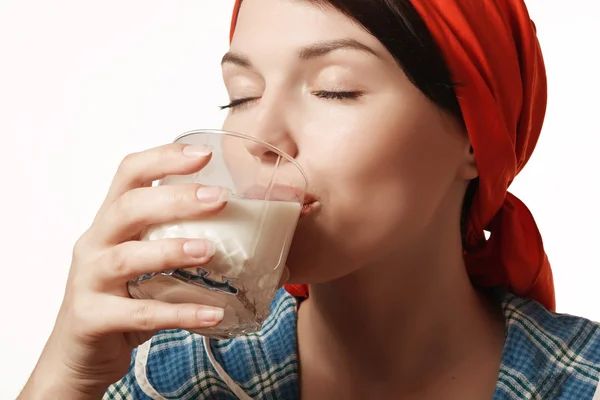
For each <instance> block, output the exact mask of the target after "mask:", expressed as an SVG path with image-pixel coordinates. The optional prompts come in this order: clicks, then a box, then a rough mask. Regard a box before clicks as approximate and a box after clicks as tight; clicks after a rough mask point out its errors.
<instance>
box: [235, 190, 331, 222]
mask: <svg viewBox="0 0 600 400" xmlns="http://www.w3.org/2000/svg"><path fill="white" fill-rule="evenodd" d="M243 196H244V197H245V198H247V199H256V200H269V201H290V202H295V203H300V202H302V209H301V212H300V217H301V218H303V217H306V216H308V215H310V214H313V213H314V212H316V211H317V210H318V209H319V208H320V206H321V203H320V201H319V200H318V199H317V197H316V196H315V195H313V194H311V193H304V196H303V192H302V190H301V189H299V188H297V187H294V186H287V185H273V186H272V187H271V188H270V189H269V188H267V187H265V186H252V187H250V188H248V189H246V190H244V192H243Z"/></svg>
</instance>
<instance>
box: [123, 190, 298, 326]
mask: <svg viewBox="0 0 600 400" xmlns="http://www.w3.org/2000/svg"><path fill="white" fill-rule="evenodd" d="M300 211H301V205H300V204H299V203H296V202H287V201H267V200H249V199H242V198H235V197H234V198H231V199H229V201H228V203H227V205H226V207H225V208H224V209H223V210H222V211H221V212H219V213H217V214H215V215H211V216H207V217H203V218H202V219H200V220H197V221H180V222H174V223H165V224H160V225H155V226H152V227H150V228H149V229H148V230H147V232H146V233H145V235H144V237H143V238H142V240H157V239H166V238H205V239H209V240H211V241H212V242H213V243H214V244H215V248H216V253H215V256H214V258H213V260H212V261H211V262H210V263H208V264H205V265H199V266H198V267H197V268H186V269H185V270H183V273H184V274H185V273H190V274H193V276H198V275H200V274H203V273H204V274H206V273H207V275H204V278H206V279H195V281H196V282H197V284H192V283H189V282H185V281H184V280H185V279H183V278H184V277H183V276H172V275H169V273H166V274H156V275H154V276H152V277H151V278H148V277H146V278H144V277H142V278H140V279H138V280H137V281H134V282H133V284H132V285H130V290H131V291H132V294H134V293H133V292H135V295H136V297H145V298H154V299H158V300H162V301H167V302H172V303H198V304H206V305H211V306H217V307H222V308H224V309H225V318H224V320H223V322H222V323H221V324H219V326H217V327H215V328H211V329H204V330H198V331H195V332H197V333H201V334H206V335H210V336H213V337H230V336H236V335H238V334H242V333H247V332H252V331H256V330H258V329H259V328H260V326H261V325H262V322H263V321H264V319H265V318H266V317H267V315H268V313H269V306H270V303H271V301H272V299H273V296H274V294H275V290H276V288H277V284H278V283H279V280H280V278H281V274H282V272H283V269H284V266H285V260H286V258H287V255H288V252H289V248H290V244H291V241H292V237H293V235H294V230H295V229H296V224H297V222H298V217H299V215H300ZM207 283H208V285H207Z"/></svg>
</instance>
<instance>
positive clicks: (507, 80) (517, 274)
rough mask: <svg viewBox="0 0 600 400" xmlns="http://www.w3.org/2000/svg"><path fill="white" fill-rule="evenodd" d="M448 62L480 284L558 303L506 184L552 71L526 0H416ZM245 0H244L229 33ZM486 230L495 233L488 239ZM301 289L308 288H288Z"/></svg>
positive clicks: (528, 142)
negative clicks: (470, 160) (474, 177)
mask: <svg viewBox="0 0 600 400" xmlns="http://www.w3.org/2000/svg"><path fill="white" fill-rule="evenodd" d="M411 3H412V5H413V6H414V8H415V9H416V10H417V12H418V13H419V14H420V16H421V18H422V19H423V20H424V21H425V24H426V25H427V27H428V29H429V31H430V32H431V34H432V36H433V38H434V39H435V41H436V42H437V44H438V47H439V48H440V50H441V52H442V55H443V57H444V60H445V61H446V64H447V65H448V68H449V70H450V73H451V78H452V81H454V82H458V83H459V85H458V86H457V87H456V88H455V91H456V96H457V98H458V101H459V104H460V108H461V110H462V115H463V117H464V122H465V125H466V128H467V132H468V134H469V137H470V139H471V144H472V146H473V151H474V154H475V158H476V160H477V168H478V172H479V187H478V190H477V193H476V194H475V198H474V200H473V205H472V207H471V210H470V214H469V218H468V220H467V224H466V240H465V241H466V248H465V249H464V259H465V264H466V267H467V271H468V273H469V276H470V277H471V280H472V282H473V283H474V284H475V285H477V286H481V287H497V286H501V287H503V288H504V289H506V290H509V291H511V292H513V293H515V294H516V295H518V296H521V297H528V298H531V299H533V300H536V301H538V302H540V303H542V304H543V305H544V306H545V307H546V308H547V309H549V310H554V308H555V299H554V284H553V279H552V271H551V269H550V263H549V262H548V258H547V256H546V253H545V252H544V247H543V244H542V239H541V235H540V232H539V230H538V228H537V225H536V224H535V221H534V219H533V216H532V215H531V213H530V212H529V210H528V209H527V207H526V206H525V205H524V204H523V203H522V202H521V201H520V200H519V199H517V198H516V197H515V196H514V195H512V194H511V193H508V191H507V189H508V186H509V185H510V184H511V182H512V181H513V179H514V177H515V176H516V175H517V174H518V173H519V172H520V171H521V169H522V168H523V167H524V166H525V164H526V163H527V161H528V160H529V157H530V156H531V154H532V152H533V149H534V147H535V145H536V143H537V140H538V137H539V135H540V131H541V129H542V123H543V120H544V115H545V112H546V95H547V86H546V72H545V67H544V61H543V57H542V53H541V50H540V45H539V42H538V40H537V36H536V29H535V25H534V24H533V22H532V21H531V19H530V17H529V13H528V11H527V8H526V6H525V3H524V1H523V0H411ZM240 4H241V0H236V4H235V8H234V12H233V18H232V22H231V37H233V32H234V29H235V25H236V20H237V15H238V11H239V7H240ZM484 230H486V231H488V232H490V234H491V235H490V237H489V239H488V240H486V239H485V236H484ZM286 289H287V290H288V291H289V292H290V293H292V294H294V295H297V296H307V295H308V287H306V286H304V285H286Z"/></svg>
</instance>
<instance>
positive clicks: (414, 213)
mask: <svg viewBox="0 0 600 400" xmlns="http://www.w3.org/2000/svg"><path fill="white" fill-rule="evenodd" d="M385 104H402V103H401V102H399V101H398V99H396V101H394V102H391V101H386V102H385ZM405 104H406V103H405ZM386 109H387V110H389V107H368V108H367V107H365V108H364V109H362V110H358V111H357V110H354V112H353V113H348V115H346V116H344V117H343V118H341V116H338V117H340V118H339V119H337V121H339V123H337V124H331V126H329V127H328V128H329V129H328V133H327V135H326V138H327V140H324V139H322V140H316V139H315V140H314V141H315V143H319V146H318V148H315V149H311V152H310V154H311V157H310V159H311V165H310V167H311V168H310V170H311V171H312V172H313V174H314V175H313V183H314V184H315V185H318V187H319V188H320V189H322V190H323V191H324V194H325V195H324V197H325V199H324V206H325V207H324V208H323V218H322V224H323V225H322V226H323V227H324V228H323V229H326V230H327V232H328V234H329V235H332V236H333V235H338V236H340V235H341V236H342V237H345V238H346V240H345V243H347V245H346V246H347V250H348V251H351V252H354V253H355V254H357V253H369V252H373V251H378V250H379V249H381V250H384V251H387V250H391V248H392V247H394V246H396V245H397V243H398V241H403V240H407V239H408V238H409V237H410V236H411V235H415V234H417V233H418V232H419V231H422V230H423V229H425V227H426V226H427V225H428V223H429V222H430V221H431V219H432V218H433V215H434V214H435V211H436V210H437V208H438V207H439V205H440V203H441V202H442V199H443V198H444V196H445V194H446V192H447V191H448V190H449V188H450V186H451V185H452V184H453V182H454V181H455V176H456V168H457V165H458V164H457V159H458V158H457V156H458V154H459V151H460V143H461V141H460V140H457V137H456V132H454V131H452V130H451V129H448V128H449V126H447V124H446V123H445V122H444V121H445V120H444V118H443V117H442V114H441V112H440V111H439V110H438V109H437V107H435V106H433V105H431V104H430V103H429V102H427V101H423V102H415V103H414V104H413V106H410V104H407V105H406V106H404V107H403V108H401V107H398V109H397V110H396V111H385V110H386ZM322 129H323V127H320V128H319V130H316V129H315V131H320V132H323V130H322ZM386 247H387V249H384V248H386Z"/></svg>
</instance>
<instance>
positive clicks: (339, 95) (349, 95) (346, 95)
mask: <svg viewBox="0 0 600 400" xmlns="http://www.w3.org/2000/svg"><path fill="white" fill-rule="evenodd" d="M312 94H313V95H314V96H317V97H319V98H321V99H325V100H355V99H357V98H359V97H360V96H362V95H363V94H364V93H363V92H359V91H339V92H330V91H327V90H318V91H315V92H312ZM258 99H259V97H245V98H241V99H235V100H232V101H231V103H229V104H227V105H225V106H220V107H219V108H220V109H221V110H225V109H227V108H236V107H239V106H241V105H245V104H247V103H249V102H251V101H254V100H258Z"/></svg>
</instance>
